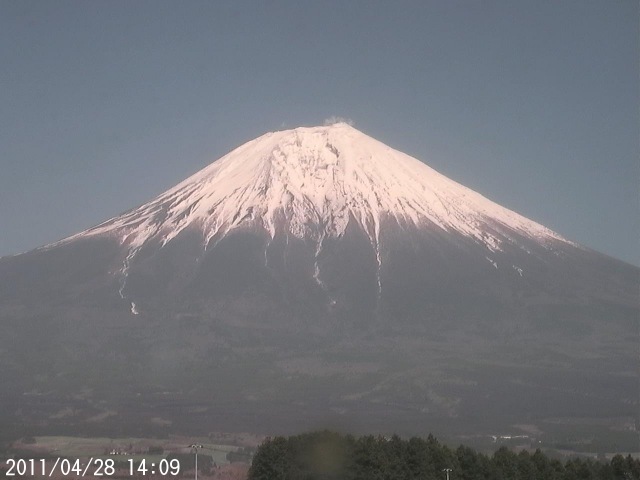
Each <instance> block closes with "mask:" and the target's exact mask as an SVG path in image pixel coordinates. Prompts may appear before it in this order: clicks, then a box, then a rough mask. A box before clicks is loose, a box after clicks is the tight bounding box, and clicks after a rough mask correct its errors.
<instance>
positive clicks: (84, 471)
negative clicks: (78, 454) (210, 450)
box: [5, 457, 180, 477]
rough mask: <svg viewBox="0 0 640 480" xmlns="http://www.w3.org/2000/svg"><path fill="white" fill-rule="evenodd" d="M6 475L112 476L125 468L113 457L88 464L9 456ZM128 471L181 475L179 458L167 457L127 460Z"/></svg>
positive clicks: (74, 461)
mask: <svg viewBox="0 0 640 480" xmlns="http://www.w3.org/2000/svg"><path fill="white" fill-rule="evenodd" d="M5 463H6V471H5V477H16V476H18V477H25V476H31V477H34V476H46V477H51V476H53V475H54V474H57V475H62V476H65V477H66V476H70V475H73V476H79V477H84V476H93V477H109V476H112V475H115V473H116V470H117V471H118V473H119V474H120V475H122V473H124V472H123V470H125V469H123V468H121V467H120V468H118V467H117V466H116V463H115V461H114V460H113V459H112V458H108V459H101V458H93V457H91V458H90V459H89V460H88V461H87V462H86V463H85V462H81V461H80V459H76V460H72V459H68V458H57V459H56V460H55V462H53V460H48V461H47V460H45V459H44V458H42V459H40V460H37V459H34V458H30V459H24V458H18V459H15V458H9V459H7V460H6V462H5ZM126 471H127V473H128V474H129V475H130V476H133V475H142V476H145V475H155V474H159V475H163V476H164V475H170V476H176V475H179V474H180V461H179V460H178V459H177V458H172V459H171V460H167V459H166V458H163V459H162V460H160V461H159V462H158V463H155V462H147V460H145V459H144V458H143V459H142V460H139V461H135V460H133V459H131V458H130V459H128V460H127V468H126Z"/></svg>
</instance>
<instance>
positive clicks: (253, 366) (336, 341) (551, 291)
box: [0, 123, 640, 434]
mask: <svg viewBox="0 0 640 480" xmlns="http://www.w3.org/2000/svg"><path fill="white" fill-rule="evenodd" d="M639 274H640V270H639V269H638V268H637V267H634V266H632V265H628V264H626V263H624V262H621V261H618V260H615V259H613V258H610V257H608V256H606V255H603V254H600V253H598V252H595V251H593V250H590V249H588V248H585V247H583V246H581V245H579V244H577V243H574V242H572V241H570V240H567V239H565V238H563V237H562V236H561V235H559V234H557V233H555V232H553V231H551V230H549V229H548V228H546V227H544V226H542V225H540V224H538V223H536V222H534V221H531V220H529V219H527V218H525V217H523V216H521V215H519V214H517V213H515V212H513V211H511V210H509V209H507V208H504V207H502V206H500V205H498V204H496V203H494V202H492V201H490V200H489V199H487V198H485V197H483V196H482V195H480V194H478V193H476V192H474V191H472V190H470V189H468V188H466V187H464V186H462V185H460V184H458V183H456V182H454V181H453V180H450V179H448V178H446V177H445V176H443V175H441V174H439V173H438V172H436V171H435V170H433V169H431V168H430V167H428V166H427V165H426V164H424V163H422V162H421V161H419V160H417V159H415V158H412V157H410V156H408V155H406V154H403V153H401V152H399V151H397V150H394V149H392V148H390V147H388V146H386V145H384V144H382V143H380V142H378V141H377V140H375V139H373V138H371V137H369V136H367V135H365V134H363V133H362V132H360V131H358V130H356V129H355V128H353V127H351V126H349V125H347V124H345V123H337V124H334V125H330V126H322V127H312V128H297V129H294V130H287V131H280V132H272V133H267V134H266V135H263V136H261V137H259V138H257V139H255V140H252V141H250V142H248V143H246V144H245V145H242V146H240V147H239V148H237V149H235V150H233V151H232V152H230V153H228V154H227V155H225V156H224V157H222V158H221V159H219V160H217V161H215V162H214V163H212V164H211V165H209V166H208V167H206V168H204V169H203V170H201V171H200V172H198V173H196V174H195V175H193V176H191V177H189V178H188V179H186V180H184V181H183V182H181V183H179V184H178V185H176V186H175V187H173V188H171V189H169V190H168V191H166V192H164V193H162V194H160V195H159V196H158V197H156V198H155V199H153V200H151V201H150V202H148V203H146V204H144V205H142V206H140V207H137V208H134V209H132V210H130V211H128V212H125V213H123V214H121V215H118V216H116V217H114V218H112V219H110V220H107V221H106V222H103V223H101V224H99V225H97V226H95V227H93V228H90V229H88V230H85V231H83V232H80V233H78V234H76V235H73V236H71V237H68V238H66V239H63V240H61V241H59V242H57V243H54V244H51V245H47V246H44V247H41V248H39V249H36V250H34V251H31V252H27V253H25V254H21V255H17V256H13V257H5V258H2V259H0V285H1V287H0V315H1V316H0V318H1V320H2V324H3V332H4V333H3V335H2V338H1V339H0V365H1V366H0V380H2V382H3V384H4V385H6V386H8V387H10V388H7V389H5V390H4V391H3V393H2V394H1V395H2V396H3V397H4V398H3V401H4V402H6V404H7V405H10V406H11V407H10V408H9V409H6V411H7V412H10V414H11V417H9V416H6V415H8V414H5V418H0V421H2V422H3V423H4V424H5V426H6V427H7V428H8V429H9V430H11V429H16V430H17V429H19V425H29V426H30V427H29V428H31V429H35V430H38V431H40V430H47V429H49V430H52V431H53V430H55V431H60V430H65V429H67V430H69V431H82V432H91V431H96V432H99V433H104V432H112V431H122V432H126V433H134V431H136V432H137V431H150V430H153V431H159V432H167V431H186V430H194V429H195V430H202V431H211V430H214V429H216V428H226V429H229V430H251V431H293V430H299V429H300V428H305V427H310V426H325V425H329V426H335V425H340V426H347V427H349V428H353V429H360V430H362V431H399V432H404V433H424V431H428V430H429V429H430V430H435V431H438V429H440V430H444V429H445V428H446V429H449V430H450V431H451V430H453V431H457V432H460V433H461V434H462V433H469V432H471V431H473V432H479V431H483V432H488V431H492V432H493V431H495V430H496V429H498V428H502V429H505V428H514V427H512V426H513V425H524V424H526V425H535V428H533V427H532V428H533V431H535V432H544V431H545V428H546V427H545V425H547V424H554V425H557V424H558V422H561V423H562V422H565V423H566V422H569V423H568V424H570V423H571V421H575V419H584V418H596V417H597V418H600V419H603V418H604V419H607V422H609V423H607V425H609V426H610V427H611V428H618V427H619V424H620V422H622V423H623V424H624V423H625V422H627V423H628V422H632V423H633V420H634V419H635V417H636V414H637V410H638V397H637V387H638V384H637V368H636V367H637V355H636V353H637V345H638V328H637V319H638V315H639V313H640V309H639V305H638V296H637V292H638V288H639V286H640V282H639V277H640V275H639ZM16 412H18V416H17V417H13V415H14V414H15V413H16ZM16 418H17V420H16ZM571 419H573V420H571ZM545 422H547V423H545ZM554 422H555V423H554ZM605 423H606V422H605ZM207 429H208V430H207Z"/></svg>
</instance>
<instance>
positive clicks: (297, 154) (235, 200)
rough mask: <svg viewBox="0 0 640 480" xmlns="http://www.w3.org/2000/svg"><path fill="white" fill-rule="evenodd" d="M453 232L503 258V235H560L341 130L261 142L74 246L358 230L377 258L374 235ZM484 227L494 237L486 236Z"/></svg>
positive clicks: (286, 134)
mask: <svg viewBox="0 0 640 480" xmlns="http://www.w3.org/2000/svg"><path fill="white" fill-rule="evenodd" d="M387 220H393V221H395V222H396V223H397V224H398V225H400V226H402V227H407V226H412V227H417V228H423V227H424V228H438V229H441V230H443V231H445V232H456V233H459V234H462V235H464V236H467V237H470V238H472V239H474V240H475V241H476V242H478V243H482V244H483V245H485V246H486V248H487V249H489V250H490V251H495V250H500V249H501V244H502V243H503V242H504V241H508V239H509V236H510V233H509V232H513V231H515V232H518V233H520V234H522V235H526V236H530V237H533V238H536V239H538V240H539V241H541V242H546V241H547V240H549V239H553V240H563V239H562V237H560V236H559V235H558V234H556V233H554V232H552V231H551V230H549V229H547V228H545V227H543V226H542V225H539V224H537V223H535V222H533V221H531V220H528V219H526V218H524V217H522V216H521V215H518V214H516V213H514V212H512V211H510V210H508V209H506V208H504V207H501V206H500V205H497V204H496V203H494V202H492V201H490V200H488V199H486V198H485V197H483V196H482V195H480V194H478V193H476V192H474V191H472V190H470V189H468V188H466V187H464V186H462V185H460V184H458V183H456V182H454V181H452V180H450V179H448V178H447V177H445V176H443V175H441V174H439V173H438V172H436V171H435V170H433V169H432V168H430V167H428V166H427V165H425V164H424V163H422V162H420V161H419V160H416V159H415V158H413V157H410V156H409V155H406V154H404V153H402V152H399V151H397V150H394V149H392V148H390V147H388V146H386V145H384V144H383V143H381V142H379V141H377V140H375V139H373V138H371V137H369V136H367V135H365V134H364V133H362V132H360V131H358V130H356V129H355V128H353V127H352V126H350V125H348V124H346V123H335V124H332V125H328V126H319V127H310V128H302V127H301V128H296V129H293V130H285V131H278V132H271V133H267V134H265V135H263V136H261V137H259V138H257V139H255V140H252V141H250V142H248V143H246V144H244V145H242V146H240V147H238V148H236V149H235V150H233V151H232V152H230V153H228V154H227V155H225V156H224V157H222V158H220V159H219V160H217V161H215V162H213V163H212V164H211V165H209V166H208V167H206V168H204V169H203V170H201V171H199V172H198V173H196V174H195V175H192V176H191V177H189V178H188V179H186V180H184V181H183V182H181V183H180V184H178V185H177V186H175V187H174V188H172V189H170V190H168V191H166V192H165V193H163V194H161V195H159V196H158V197H157V198H155V199H154V200H152V201H151V202H149V203H147V204H144V205H142V206H141V207H138V208H136V209H134V210H131V211H129V212H127V213H125V214H124V215H121V216H118V217H115V218H113V219H111V220H109V221H107V222H105V223H103V224H101V225H99V226H97V227H94V228H91V229H89V230H87V231H85V232H82V233H81V234H79V235H77V236H74V237H72V238H78V237H79V236H80V237H82V236H91V235H99V234H105V233H107V234H113V235H116V236H118V237H119V238H120V239H121V241H122V242H123V243H126V244H127V245H128V246H130V248H132V249H135V248H139V247H141V246H142V245H144V244H145V243H146V242H147V241H149V240H151V239H154V240H157V241H159V242H161V243H162V244H163V245H164V244H166V243H168V242H170V241H171V240H172V239H174V238H175V237H176V236H177V235H178V234H180V232H182V231H183V230H184V229H186V228H190V227H192V228H197V229H199V230H200V231H201V233H202V242H203V245H204V246H207V245H209V242H210V240H211V239H213V238H218V239H219V238H220V237H221V236H223V235H224V234H226V233H227V232H230V231H232V230H234V229H237V228H239V227H243V226H258V227H262V228H264V229H265V230H266V231H267V232H268V233H269V235H270V237H271V238H273V237H274V236H275V235H276V233H277V232H278V231H280V232H281V233H283V234H286V235H293V236H295V237H297V238H304V237H310V238H315V239H316V240H317V241H320V242H321V241H322V240H323V239H324V238H325V237H340V236H342V235H343V234H344V232H345V230H346V228H347V225H348V223H349V222H350V221H354V222H356V223H357V224H358V225H359V226H360V227H361V228H362V229H363V230H364V231H365V232H366V234H367V236H368V237H369V239H370V242H371V245H372V246H373V248H374V249H376V250H378V245H379V243H380V229H381V225H382V224H383V223H384V222H385V221H387ZM487 225H491V228H487Z"/></svg>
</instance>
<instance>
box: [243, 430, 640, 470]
mask: <svg viewBox="0 0 640 480" xmlns="http://www.w3.org/2000/svg"><path fill="white" fill-rule="evenodd" d="M446 469H451V470H450V472H447V471H446ZM447 473H449V476H450V479H451V480H590V479H593V480H640V460H639V459H634V458H632V457H631V456H627V457H624V456H622V455H616V456H615V457H613V458H612V459H611V460H610V461H608V462H600V461H595V460H591V459H581V458H572V459H569V460H565V461H560V460H557V459H551V458H549V457H547V456H546V455H545V454H544V453H542V452H541V451H540V450H536V451H535V452H534V453H530V452H528V451H520V452H517V453H516V452H513V451H511V450H509V449H508V448H506V447H502V448H500V449H498V450H497V451H496V452H495V453H494V454H493V455H485V454H482V453H478V452H476V451H475V450H473V449H471V448H469V447H465V446H462V445H461V446H459V447H458V448H456V449H452V448H450V447H448V446H446V445H443V444H441V443H440V442H438V440H437V439H436V438H434V437H433V436H431V435H429V437H427V438H426V439H424V438H416V437H414V438H411V439H409V440H403V439H401V438H400V437H398V436H397V435H394V436H393V437H390V438H385V437H381V436H377V437H375V436H363V437H354V436H352V435H341V434H338V433H334V432H329V431H324V432H314V433H306V434H302V435H296V436H291V437H286V438H285V437H274V438H268V439H267V440H266V441H265V442H263V443H262V445H261V446H260V447H259V448H258V450H257V451H256V454H255V456H254V458H253V463H252V465H251V468H250V470H249V475H248V480H436V479H438V480H443V479H446V478H447Z"/></svg>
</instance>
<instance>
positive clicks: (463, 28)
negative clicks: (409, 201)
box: [0, 0, 640, 264]
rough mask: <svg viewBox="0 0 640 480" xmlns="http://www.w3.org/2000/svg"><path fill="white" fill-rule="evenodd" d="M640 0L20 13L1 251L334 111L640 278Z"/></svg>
mask: <svg viewBox="0 0 640 480" xmlns="http://www.w3.org/2000/svg"><path fill="white" fill-rule="evenodd" d="M638 13H639V12H638V2H637V1H635V0H629V1H624V0H602V1H588V0H577V1H570V0H563V1H556V0H554V1H545V0H530V1H517V0H505V1H478V0H469V1H457V0H438V1H426V0H418V1H398V0H394V1H391V0H389V1H375V0H369V1H345V0H339V1H317V2H316V1H300V0H298V1H290V2H282V1H258V0H255V1H238V0H235V1H222V0H219V1H218V0H217V1H175V2H164V1H159V0H153V1H143V0H137V1H135V2H129V1H49V0H47V1H37V2H33V1H7V0H0V168H1V170H0V171H1V173H0V221H1V225H2V226H1V229H0V231H1V232H2V233H1V234H0V255H9V254H15V253H19V252H22V251H26V250H29V249H31V248H34V247H37V246H40V245H43V244H46V243H50V242H53V241H56V240H58V239H60V238H62V237H65V236H67V235H70V234H73V233H75V232H78V231H80V230H83V229H85V228H88V227H90V226H92V225H94V224H96V223H99V222H101V221H103V220H106V219H107V218H109V217H111V216H114V215H116V214H118V213H120V212H122V211H124V210H126V209H129V208H131V207H134V206H137V205H139V204H141V203H143V202H145V201H147V200H149V199H151V198H152V197H154V196H155V195H156V194H158V193H161V192H162V191H163V190H165V189H166V188H168V187H170V186H172V185H174V184H175V183H177V182H178V181H180V180H182V179H183V178H185V177H187V176H188V175H190V174H192V173H194V172H195V171H197V170H199V169H200V168H202V167H204V166H205V165H207V164H208V163H210V162H211V161H213V160H215V159H216V158H218V157H220V156H221V155H223V154H224V153H226V152H227V151H229V150H231V149H233V148H235V147H236V146H238V145H240V144H242V143H244V142H245V141H247V140H250V139H252V138H254V137H256V136H258V135H260V134H262V133H264V132H266V131H270V130H279V129H283V128H289V127H294V126H299V125H314V124H321V123H322V122H323V120H324V119H325V118H327V117H330V116H332V115H339V116H343V117H347V118H350V119H352V120H353V121H354V122H355V126H356V127H357V128H359V129H360V130H362V131H364V132H365V133H367V134H369V135H371V136H373V137H376V138H378V139H379V140H381V141H383V142H385V143H387V144H389V145H391V146H392V147H394V148H397V149H399V150H402V151H404V152H406V153H409V154H411V155H413V156H415V157H417V158H419V159H421V160H423V161H425V162H426V163H428V164H429V165H431V166H432V167H433V168H435V169H436V170H438V171H440V172H441V173H443V174H445V175H447V176H449V177H451V178H453V179H454V180H456V181H458V182H460V183H462V184H464V185H466V186H468V187H470V188H473V189H474V190H477V191H479V192H480V193H482V194H484V195H485V196H487V197H489V198H491V199H492V200H494V201H497V202H499V203H501V204H503V205H504V206H506V207H508V208H511V209H513V210H515V211H517V212H519V213H522V214H524V215H525V216H527V217H529V218H532V219H533V220H536V221H538V222H540V223H542V224H544V225H546V226H548V227H550V228H552V229H553V230H556V231H557V232H559V233H561V234H562V235H564V236H566V237H568V238H569V239H571V240H575V241H577V242H580V243H582V244H584V245H586V246H588V247H591V248H595V249H597V250H600V251H602V252H605V253H607V254H609V255H612V256H614V257H617V258H621V259H624V260H626V261H628V262H631V263H634V264H640V251H639V248H638V247H639V245H638V240H639V238H640V205H639V197H638V186H639V183H638V182H639V170H640V169H639V156H640V155H639V153H640V151H639V150H640V148H639V141H638V132H639V130H640V128H639V127H640V126H639V114H638V110H639V106H640V102H639V98H638V96H639V88H638V78H639V67H638V54H639V52H638V41H639V40H638V18H639V15H638Z"/></svg>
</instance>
